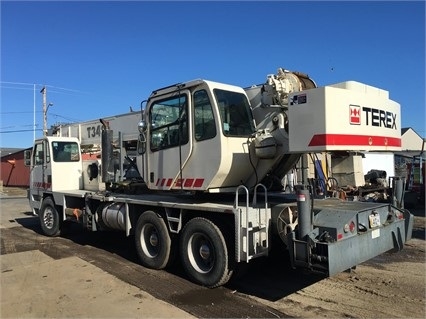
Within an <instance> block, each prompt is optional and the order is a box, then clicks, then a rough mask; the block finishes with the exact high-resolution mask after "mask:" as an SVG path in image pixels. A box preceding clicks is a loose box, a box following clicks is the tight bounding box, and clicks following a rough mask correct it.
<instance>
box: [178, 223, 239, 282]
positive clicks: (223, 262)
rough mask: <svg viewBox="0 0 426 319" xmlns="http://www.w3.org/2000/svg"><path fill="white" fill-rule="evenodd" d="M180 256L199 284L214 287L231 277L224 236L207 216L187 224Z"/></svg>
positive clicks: (189, 273)
mask: <svg viewBox="0 0 426 319" xmlns="http://www.w3.org/2000/svg"><path fill="white" fill-rule="evenodd" d="M180 255H181V258H182V264H183V267H184V269H185V271H186V273H187V274H188V276H189V277H190V279H191V280H192V281H194V282H196V283H197V284H200V285H203V286H206V287H209V288H214V287H218V286H221V285H224V284H226V283H227V282H228V280H229V279H230V278H231V275H232V271H231V270H230V269H229V260H228V249H227V246H226V242H225V239H224V236H223V235H222V233H221V231H220V229H219V228H218V227H217V226H216V225H215V224H214V223H213V222H211V221H210V220H208V219H205V218H199V217H197V218H194V219H192V220H190V221H189V222H188V223H187V224H186V225H185V227H184V229H183V232H182V236H181V240H180Z"/></svg>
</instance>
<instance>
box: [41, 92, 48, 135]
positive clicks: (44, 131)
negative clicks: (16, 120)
mask: <svg viewBox="0 0 426 319" xmlns="http://www.w3.org/2000/svg"><path fill="white" fill-rule="evenodd" d="M40 93H41V94H42V96H43V136H46V135H47V105H46V87H45V86H43V88H42V89H41V91H40Z"/></svg>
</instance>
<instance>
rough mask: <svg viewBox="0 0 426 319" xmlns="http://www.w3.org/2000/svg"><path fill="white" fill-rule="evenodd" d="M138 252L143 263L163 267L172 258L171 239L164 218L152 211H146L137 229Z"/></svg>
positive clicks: (158, 267)
mask: <svg viewBox="0 0 426 319" xmlns="http://www.w3.org/2000/svg"><path fill="white" fill-rule="evenodd" d="M135 244H136V252H137V254H138V257H139V260H140V261H141V263H142V265H144V266H146V267H148V268H152V269H163V268H165V267H166V266H167V264H168V262H169V259H170V251H171V239H170V236H169V232H168V231H167V227H166V223H165V222H164V220H163V219H162V218H161V217H159V216H157V214H156V213H154V212H152V211H147V212H144V213H143V214H142V215H141V216H140V217H139V219H138V222H137V225H136V230H135Z"/></svg>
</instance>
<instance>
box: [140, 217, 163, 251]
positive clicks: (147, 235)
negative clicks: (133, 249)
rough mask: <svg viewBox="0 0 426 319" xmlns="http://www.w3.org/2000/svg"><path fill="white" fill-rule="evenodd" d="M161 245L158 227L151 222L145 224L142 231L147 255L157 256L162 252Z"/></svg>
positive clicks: (143, 245)
mask: <svg viewBox="0 0 426 319" xmlns="http://www.w3.org/2000/svg"><path fill="white" fill-rule="evenodd" d="M160 246H161V243H160V239H159V236H158V232H157V229H156V228H155V227H154V226H153V225H151V224H146V225H144V226H143V228H142V231H141V247H142V250H143V252H144V253H145V255H146V256H148V257H150V258H155V257H156V256H158V253H159V252H160Z"/></svg>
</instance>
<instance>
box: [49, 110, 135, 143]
mask: <svg viewBox="0 0 426 319" xmlns="http://www.w3.org/2000/svg"><path fill="white" fill-rule="evenodd" d="M102 119H103V120H105V121H106V122H107V123H108V124H109V128H110V129H111V130H113V131H114V139H117V138H118V136H117V135H118V132H121V134H122V140H123V141H129V140H137V139H138V135H139V134H138V123H139V121H140V120H141V113H140V112H131V113H126V114H122V115H116V116H109V117H102ZM101 132H102V124H101V122H100V121H99V120H92V121H86V122H82V123H74V124H66V125H61V126H60V127H59V130H58V133H57V136H64V137H77V138H78V139H79V141H80V143H81V145H88V144H93V145H95V146H100V143H101Z"/></svg>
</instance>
